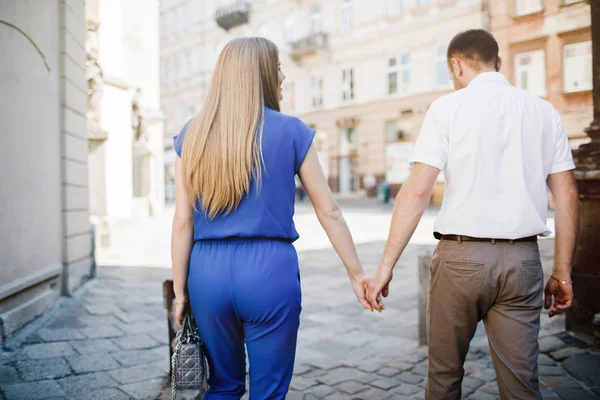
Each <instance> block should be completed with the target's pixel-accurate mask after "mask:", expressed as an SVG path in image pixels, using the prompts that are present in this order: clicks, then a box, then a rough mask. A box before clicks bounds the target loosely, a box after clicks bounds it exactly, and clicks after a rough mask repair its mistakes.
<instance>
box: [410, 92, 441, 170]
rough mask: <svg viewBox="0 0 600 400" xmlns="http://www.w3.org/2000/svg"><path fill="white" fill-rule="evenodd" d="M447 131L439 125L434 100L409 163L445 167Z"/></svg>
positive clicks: (439, 117)
mask: <svg viewBox="0 0 600 400" xmlns="http://www.w3.org/2000/svg"><path fill="white" fill-rule="evenodd" d="M448 147H449V142H448V133H447V132H445V131H444V129H443V125H441V116H440V112H439V110H438V106H437V103H436V102H433V103H432V104H431V107H429V110H427V114H426V115H425V120H423V125H421V132H420V133H419V137H418V138H417V142H416V143H415V147H414V148H413V152H412V155H411V156H410V160H409V164H410V166H412V165H413V164H414V163H416V162H420V163H423V164H427V165H431V166H432V167H435V168H437V169H439V170H440V171H441V170H443V169H444V168H445V167H446V162H447V161H448Z"/></svg>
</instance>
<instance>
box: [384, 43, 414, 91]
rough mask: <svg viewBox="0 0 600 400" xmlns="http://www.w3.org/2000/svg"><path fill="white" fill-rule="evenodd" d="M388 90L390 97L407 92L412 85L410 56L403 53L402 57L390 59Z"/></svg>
mask: <svg viewBox="0 0 600 400" xmlns="http://www.w3.org/2000/svg"><path fill="white" fill-rule="evenodd" d="M387 78H388V79H387V82H388V89H387V92H388V94H389V95H394V94H398V93H400V92H407V91H408V86H409V84H410V54H409V53H403V54H402V55H400V57H391V58H389V59H388V76H387Z"/></svg>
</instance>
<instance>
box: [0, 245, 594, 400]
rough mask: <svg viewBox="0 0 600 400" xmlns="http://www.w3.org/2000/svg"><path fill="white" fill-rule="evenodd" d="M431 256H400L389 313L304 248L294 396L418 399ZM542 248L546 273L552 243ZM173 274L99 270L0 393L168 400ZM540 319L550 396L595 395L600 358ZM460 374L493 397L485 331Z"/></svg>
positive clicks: (23, 350)
mask: <svg viewBox="0 0 600 400" xmlns="http://www.w3.org/2000/svg"><path fill="white" fill-rule="evenodd" d="M382 248H383V243H382V242H374V243H367V244H362V245H360V246H359V254H360V256H361V259H362V260H363V262H365V268H366V269H367V271H373V270H374V268H375V266H376V263H377V261H378V257H379V256H380V254H381V251H382ZM428 249H429V250H430V249H431V246H425V247H422V246H418V245H411V246H410V247H409V248H408V249H407V251H406V252H405V254H404V255H403V256H402V259H401V261H400V265H399V266H398V268H397V270H396V273H395V277H394V280H393V282H392V284H391V294H390V296H391V297H390V298H389V299H388V300H387V303H386V307H387V310H386V311H385V312H384V313H383V314H378V313H369V312H367V311H363V310H362V309H361V307H360V306H359V305H358V303H357V302H356V301H355V299H354V295H353V293H352V291H351V289H350V287H349V284H348V282H347V278H346V277H345V274H344V272H343V267H342V266H341V264H340V262H339V261H338V259H337V257H336V255H335V253H334V252H333V251H332V250H330V249H327V250H316V251H306V252H301V253H300V262H301V275H302V286H303V313H302V323H301V329H300V335H299V343H298V353H297V354H298V355H297V363H296V369H295V376H294V379H293V382H292V385H291V389H292V390H291V391H290V393H289V395H288V399H290V400H294V399H368V400H377V399H423V387H424V384H425V374H426V369H427V359H426V351H425V350H424V349H423V348H419V346H418V341H417V315H418V310H417V294H418V284H417V257H418V254H419V253H420V252H422V251H426V250H428ZM541 249H542V255H543V260H544V266H545V269H549V268H550V267H551V259H552V241H543V242H542V243H541ZM169 276H170V270H168V269H160V268H110V267H101V268H100V269H99V277H98V279H96V280H95V281H93V282H91V283H89V284H88V285H86V286H85V287H84V288H83V289H81V290H80V291H79V292H78V293H77V295H76V296H75V297H74V298H62V299H61V300H60V301H59V303H58V304H57V305H56V307H54V308H53V309H52V310H51V311H49V312H48V313H46V314H45V315H44V316H43V317H41V318H40V319H38V320H36V321H34V322H33V323H31V324H29V325H28V326H26V327H25V328H24V329H23V330H21V331H20V332H19V333H18V334H17V335H16V336H15V337H13V338H12V339H11V340H10V341H9V343H8V345H7V346H8V347H9V348H11V349H12V351H4V352H2V353H0V393H1V394H0V398H4V399H7V400H13V399H23V400H37V399H44V400H46V399H52V400H59V399H63V400H64V399H77V400H79V399H82V400H87V399H102V400H108V399H156V398H158V397H159V396H160V398H161V399H168V398H169V397H168V390H165V385H166V382H167V379H166V378H167V377H166V375H167V371H168V347H167V327H166V311H165V309H164V307H163V303H162V301H163V300H162V282H163V280H164V279H167V278H168V277H169ZM542 321H543V328H542V332H541V334H540V337H541V338H540V345H541V349H542V351H543V352H544V353H545V355H543V356H541V357H540V375H541V381H542V387H543V393H544V398H545V399H563V400H578V399H583V400H587V399H599V398H600V397H599V396H597V395H600V376H599V373H600V356H599V355H598V354H593V353H590V350H589V349H587V348H582V346H581V343H579V342H578V341H577V340H575V339H573V338H571V337H570V336H569V335H568V334H566V333H565V332H564V318H561V317H559V318H554V319H552V320H550V319H549V318H548V317H547V316H544V317H543V319H542ZM465 372H466V376H467V377H466V378H465V381H464V397H465V398H469V399H474V400H486V399H496V398H498V392H497V386H496V382H495V374H494V370H493V367H492V364H491V359H490V357H489V350H488V348H487V341H486V338H485V334H484V332H483V330H481V329H480V330H479V331H478V334H477V336H476V337H475V339H474V341H473V344H472V349H471V352H470V354H469V357H468V361H467V363H466V365H465ZM593 391H595V393H596V395H595V394H593ZM161 393H162V396H161ZM186 397H188V398H193V397H194V394H193V393H188V394H187V396H186Z"/></svg>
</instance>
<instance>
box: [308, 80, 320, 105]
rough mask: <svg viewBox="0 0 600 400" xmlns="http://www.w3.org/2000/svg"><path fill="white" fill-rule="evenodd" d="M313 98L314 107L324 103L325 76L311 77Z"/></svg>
mask: <svg viewBox="0 0 600 400" xmlns="http://www.w3.org/2000/svg"><path fill="white" fill-rule="evenodd" d="M310 87H311V98H312V106H313V108H319V107H321V106H322V105H323V78H322V77H320V76H313V77H312V78H311V85H310Z"/></svg>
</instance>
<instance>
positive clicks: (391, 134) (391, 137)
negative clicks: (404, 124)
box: [385, 121, 406, 143]
mask: <svg viewBox="0 0 600 400" xmlns="http://www.w3.org/2000/svg"><path fill="white" fill-rule="evenodd" d="M399 125H400V124H399V123H398V121H387V122H386V123H385V140H386V142H387V143H393V142H398V141H401V140H405V139H406V133H405V132H404V131H403V130H402V129H401V128H400V127H399Z"/></svg>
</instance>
